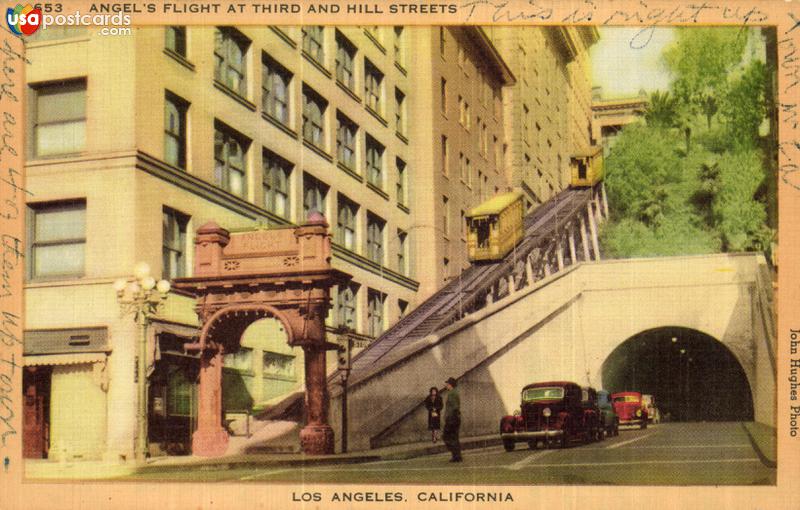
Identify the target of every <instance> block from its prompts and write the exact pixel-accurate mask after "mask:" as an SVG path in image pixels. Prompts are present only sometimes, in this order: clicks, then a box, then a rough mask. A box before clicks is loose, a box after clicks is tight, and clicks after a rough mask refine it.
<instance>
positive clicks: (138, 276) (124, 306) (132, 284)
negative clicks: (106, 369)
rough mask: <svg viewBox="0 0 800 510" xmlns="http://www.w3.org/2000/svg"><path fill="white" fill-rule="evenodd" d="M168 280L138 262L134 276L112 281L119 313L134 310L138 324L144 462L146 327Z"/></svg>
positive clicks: (139, 434)
mask: <svg viewBox="0 0 800 510" xmlns="http://www.w3.org/2000/svg"><path fill="white" fill-rule="evenodd" d="M169 289H170V284H169V282H168V281H167V280H159V281H158V282H156V280H155V278H153V277H152V276H150V266H149V265H148V264H147V263H146V262H139V263H138V264H136V266H135V267H134V269H133V278H120V279H119V280H117V281H115V282H114V290H115V291H116V293H117V302H118V303H119V306H120V315H121V316H123V317H124V316H125V315H128V314H133V318H134V321H136V325H137V326H138V327H139V341H138V346H137V347H138V349H137V351H138V352H137V355H136V357H135V364H136V372H135V375H134V382H135V383H136V390H137V403H136V405H137V408H136V462H137V464H144V462H145V459H146V458H147V375H146V368H145V365H146V363H147V327H148V326H149V324H150V321H151V320H152V317H153V316H154V315H155V314H156V312H158V310H159V308H160V307H161V305H162V304H163V303H164V301H165V300H166V299H167V294H168V293H169Z"/></svg>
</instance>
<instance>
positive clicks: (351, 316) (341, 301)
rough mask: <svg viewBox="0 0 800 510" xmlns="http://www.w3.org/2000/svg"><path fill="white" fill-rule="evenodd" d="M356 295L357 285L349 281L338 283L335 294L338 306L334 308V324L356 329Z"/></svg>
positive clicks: (352, 329)
mask: <svg viewBox="0 0 800 510" xmlns="http://www.w3.org/2000/svg"><path fill="white" fill-rule="evenodd" d="M357 296H358V285H356V284H354V283H349V284H347V285H340V286H339V291H338V295H337V302H338V306H337V308H336V313H337V317H336V325H337V326H339V327H344V328H347V329H349V330H351V331H355V330H356V324H357V319H356V299H357Z"/></svg>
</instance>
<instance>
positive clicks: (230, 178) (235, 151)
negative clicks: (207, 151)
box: [214, 122, 250, 197]
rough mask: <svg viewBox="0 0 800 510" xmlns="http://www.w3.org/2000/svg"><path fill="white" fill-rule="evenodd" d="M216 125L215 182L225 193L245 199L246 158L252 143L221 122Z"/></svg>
mask: <svg viewBox="0 0 800 510" xmlns="http://www.w3.org/2000/svg"><path fill="white" fill-rule="evenodd" d="M214 124H215V125H214V162H215V164H214V180H215V182H216V183H217V186H219V187H220V188H222V189H224V190H225V191H228V192H230V193H233V194H234V195H236V196H238V197H244V195H245V192H246V186H247V178H246V166H245V157H246V153H247V148H248V146H249V145H250V141H249V140H247V139H246V138H245V137H244V136H243V135H240V134H239V133H237V132H236V131H234V130H232V129H231V128H229V127H227V126H225V125H223V124H222V123H220V122H215V123H214Z"/></svg>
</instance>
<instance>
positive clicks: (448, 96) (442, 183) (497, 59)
mask: <svg viewBox="0 0 800 510" xmlns="http://www.w3.org/2000/svg"><path fill="white" fill-rule="evenodd" d="M410 35H412V36H413V38H414V40H413V42H412V46H413V48H414V52H415V53H414V54H415V55H417V60H416V61H415V65H414V72H415V73H418V74H419V75H420V76H424V77H426V78H425V80H426V81H424V82H422V83H424V85H423V84H421V86H420V87H418V88H417V90H416V94H415V96H414V98H413V100H412V105H413V112H414V113H413V117H414V118H415V119H425V121H424V122H418V124H417V125H416V126H415V128H414V130H413V137H414V138H413V142H414V147H415V150H414V156H415V158H414V162H415V164H414V167H416V168H419V169H421V171H420V172H418V173H417V174H415V185H414V188H415V190H418V191H417V192H415V195H414V198H413V201H412V203H413V208H414V210H415V214H414V217H415V224H414V225H413V227H412V228H413V229H414V241H415V245H414V246H415V259H416V260H417V268H418V271H419V274H418V277H417V278H418V280H419V282H420V289H419V296H420V298H425V297H427V296H429V295H430V294H431V293H433V292H434V291H435V290H436V289H438V288H439V287H441V286H442V285H443V284H444V283H446V282H448V281H449V280H450V279H452V278H454V277H456V276H457V275H458V274H460V273H461V271H462V269H463V268H464V267H466V266H467V265H468V264H469V261H468V260H467V249H466V242H467V239H466V237H467V236H466V221H465V215H466V214H467V212H469V210H470V209H471V208H473V207H475V206H476V205H478V204H480V203H481V202H483V201H485V200H487V199H489V198H491V197H492V196H494V195H495V194H497V193H498V192H501V191H502V192H504V191H507V188H508V181H507V179H506V176H505V166H506V165H505V161H504V156H503V144H504V143H505V142H504V140H505V132H504V122H503V114H504V113H503V108H502V101H503V95H504V93H505V90H507V89H506V88H504V87H508V86H510V85H512V84H513V83H514V75H513V74H512V73H511V71H510V69H509V68H508V66H507V65H506V63H505V61H504V60H503V59H502V57H501V56H500V55H499V53H498V52H497V50H496V48H495V47H494V45H493V44H492V43H491V41H490V40H489V38H488V37H487V35H486V33H485V32H484V31H483V29H481V28H479V27H418V28H415V29H414V30H412V31H411V33H410ZM423 271H424V272H423Z"/></svg>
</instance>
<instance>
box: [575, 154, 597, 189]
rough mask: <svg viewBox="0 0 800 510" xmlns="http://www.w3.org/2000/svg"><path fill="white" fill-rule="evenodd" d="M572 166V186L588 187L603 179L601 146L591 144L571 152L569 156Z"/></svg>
mask: <svg viewBox="0 0 800 510" xmlns="http://www.w3.org/2000/svg"><path fill="white" fill-rule="evenodd" d="M570 166H571V167H572V168H571V169H572V181H571V184H572V187H573V188H589V187H592V186H594V185H595V184H597V183H598V182H600V181H601V180H603V148H602V147H600V146H592V147H590V148H588V149H587V150H585V151H581V152H579V153H577V154H573V155H572V157H571V158H570Z"/></svg>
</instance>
